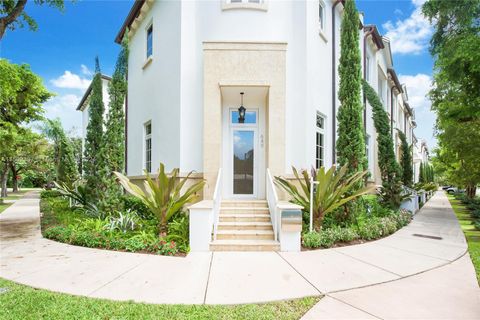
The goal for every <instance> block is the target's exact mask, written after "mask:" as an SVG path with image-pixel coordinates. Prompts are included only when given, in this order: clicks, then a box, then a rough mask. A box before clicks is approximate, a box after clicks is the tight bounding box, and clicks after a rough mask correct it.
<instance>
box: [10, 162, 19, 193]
mask: <svg viewBox="0 0 480 320" xmlns="http://www.w3.org/2000/svg"><path fill="white" fill-rule="evenodd" d="M10 170H11V172H12V192H18V179H17V175H18V171H19V170H17V168H16V166H15V164H14V163H12V164H11V165H10Z"/></svg>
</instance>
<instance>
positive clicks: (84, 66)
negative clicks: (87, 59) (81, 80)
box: [80, 64, 93, 76]
mask: <svg viewBox="0 0 480 320" xmlns="http://www.w3.org/2000/svg"><path fill="white" fill-rule="evenodd" d="M80 68H81V69H82V73H83V74H84V75H86V76H92V75H93V71H92V70H90V69H88V67H87V66H86V65H84V64H82V65H80Z"/></svg>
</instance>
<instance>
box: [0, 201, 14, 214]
mask: <svg viewBox="0 0 480 320" xmlns="http://www.w3.org/2000/svg"><path fill="white" fill-rule="evenodd" d="M12 204H13V203H0V213H2V212H3V211H5V210H6V209H7V208H8V207H10V206H11V205H12Z"/></svg>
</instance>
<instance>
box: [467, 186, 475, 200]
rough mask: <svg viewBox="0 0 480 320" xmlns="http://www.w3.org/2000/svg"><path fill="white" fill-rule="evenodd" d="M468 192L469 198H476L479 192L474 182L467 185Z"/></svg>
mask: <svg viewBox="0 0 480 320" xmlns="http://www.w3.org/2000/svg"><path fill="white" fill-rule="evenodd" d="M466 193H467V198H470V199H473V198H475V194H476V193H477V187H476V186H475V185H472V184H469V185H467V188H466Z"/></svg>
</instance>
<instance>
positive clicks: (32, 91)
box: [0, 59, 53, 126]
mask: <svg viewBox="0 0 480 320" xmlns="http://www.w3.org/2000/svg"><path fill="white" fill-rule="evenodd" d="M52 96H53V94H52V93H50V92H49V91H48V90H47V89H46V88H45V86H44V85H43V82H42V79H41V78H40V77H39V76H37V75H36V74H34V73H33V72H32V71H31V70H30V67H29V66H28V65H26V64H21V65H18V64H13V63H10V62H8V61H7V60H6V59H0V126H2V125H3V124H4V123H6V122H8V123H11V124H13V125H15V126H20V125H21V124H26V123H29V122H31V121H34V120H40V119H41V118H42V115H43V112H44V110H43V108H42V104H43V103H45V102H46V101H47V100H48V99H49V98H51V97H52Z"/></svg>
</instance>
